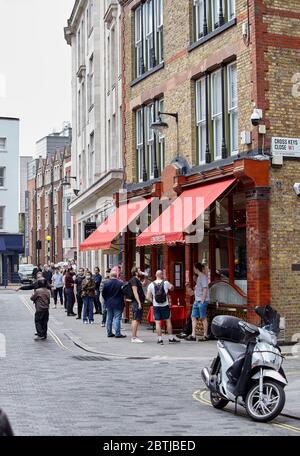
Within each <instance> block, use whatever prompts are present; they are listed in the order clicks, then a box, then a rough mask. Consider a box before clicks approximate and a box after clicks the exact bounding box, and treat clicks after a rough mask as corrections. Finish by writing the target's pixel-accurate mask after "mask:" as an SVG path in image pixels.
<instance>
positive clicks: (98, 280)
mask: <svg viewBox="0 0 300 456" xmlns="http://www.w3.org/2000/svg"><path fill="white" fill-rule="evenodd" d="M93 278H94V281H95V284H96V291H97V292H98V293H99V290H100V285H101V282H102V275H101V274H95V275H94V277H93Z"/></svg>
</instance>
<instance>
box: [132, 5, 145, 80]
mask: <svg viewBox="0 0 300 456" xmlns="http://www.w3.org/2000/svg"><path fill="white" fill-rule="evenodd" d="M134 22H135V50H136V52H135V55H136V75H137V77H139V76H141V74H142V73H141V68H140V61H141V58H142V50H143V40H142V27H143V6H142V5H141V6H139V7H138V8H137V9H136V10H135V12H134Z"/></svg>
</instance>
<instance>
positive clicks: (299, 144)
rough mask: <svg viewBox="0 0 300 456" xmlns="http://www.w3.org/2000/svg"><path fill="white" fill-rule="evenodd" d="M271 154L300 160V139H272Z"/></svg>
mask: <svg viewBox="0 0 300 456" xmlns="http://www.w3.org/2000/svg"><path fill="white" fill-rule="evenodd" d="M271 152H272V154H273V155H282V156H283V157H299V158H300V138H278V137H274V138H272V147H271Z"/></svg>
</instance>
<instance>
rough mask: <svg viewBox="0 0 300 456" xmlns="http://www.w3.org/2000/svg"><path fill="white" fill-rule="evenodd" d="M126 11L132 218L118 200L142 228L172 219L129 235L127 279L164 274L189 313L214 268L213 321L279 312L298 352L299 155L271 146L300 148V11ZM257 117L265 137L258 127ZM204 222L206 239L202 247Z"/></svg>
mask: <svg viewBox="0 0 300 456" xmlns="http://www.w3.org/2000/svg"><path fill="white" fill-rule="evenodd" d="M119 3H120V4H121V6H122V43H123V49H122V67H123V68H122V77H123V161H124V169H125V182H126V190H127V194H126V197H125V198H126V199H125V201H124V203H125V205H124V204H121V203H123V202H122V201H121V200H122V194H119V195H118V194H117V195H116V201H117V204H119V209H118V211H119V214H120V215H122V214H123V212H124V207H125V206H126V207H127V209H130V210H131V211H132V212H131V213H130V214H131V215H130V216H128V215H127V217H128V222H130V221H132V219H133V218H138V216H139V218H140V219H141V218H142V215H143V214H144V213H143V211H146V212H147V210H148V209H146V207H147V208H149V207H150V204H149V203H151V202H152V198H154V197H158V198H160V199H163V200H164V201H165V202H166V203H167V204H166V206H169V207H168V208H166V207H164V208H162V211H161V212H162V213H161V215H159V214H160V213H159V212H156V214H155V213H154V212H153V210H151V213H150V211H149V212H148V214H146V215H147V217H148V219H147V220H148V224H150V226H149V228H148V229H147V228H146V229H145V226H144V227H143V228H142V229H141V230H140V232H139V233H138V234H137V235H136V234H135V233H133V232H131V231H129V230H128V231H127V232H126V233H125V235H124V236H123V246H124V248H123V251H124V256H123V261H124V268H125V274H126V276H128V275H129V271H130V268H131V267H132V266H133V264H136V265H138V266H141V268H145V267H147V266H150V268H151V272H152V275H153V274H154V272H155V269H156V268H157V267H159V268H162V269H164V270H165V272H166V275H167V277H168V278H169V280H170V281H171V282H173V283H174V284H175V291H174V292H173V296H172V299H173V300H175V302H177V301H178V299H179V300H180V302H181V303H184V304H185V305H189V303H190V298H189V297H188V296H187V295H186V284H192V283H193V277H192V275H193V268H192V266H193V263H195V262H197V261H202V260H203V259H205V260H207V261H208V263H209V265H210V270H211V305H210V314H211V316H212V315H214V314H216V313H218V312H222V313H233V314H235V315H240V316H242V317H243V318H247V319H248V320H250V321H257V318H256V316H255V314H254V312H253V308H254V306H255V305H266V304H269V303H271V304H272V305H273V306H274V307H275V308H276V309H277V310H279V312H280V313H281V315H282V316H283V317H284V324H285V325H284V326H285V330H284V333H283V337H284V338H285V339H287V340H290V339H291V338H292V337H293V335H294V334H295V333H296V332H299V330H300V305H299V298H298V294H299V293H298V290H299V287H300V272H299V269H300V268H299V263H300V255H299V252H298V249H297V247H296V246H298V245H299V241H300V230H299V223H298V222H299V217H300V208H299V200H298V198H297V196H296V195H295V193H294V191H293V185H294V183H295V182H300V167H299V162H298V160H299V158H298V159H297V151H296V152H295V153H294V152H293V147H294V146H290V147H289V150H290V151H291V153H286V154H285V155H290V156H289V157H288V156H284V157H283V158H282V155H281V154H279V156H275V155H276V154H277V153H276V150H273V148H272V147H271V143H272V138H274V141H275V138H277V137H281V138H295V139H296V141H295V142H294V143H295V144H298V143H299V141H297V138H300V126H299V125H300V122H299V117H300V110H299V106H298V104H297V102H298V97H299V92H298V87H299V80H300V77H299V73H298V71H299V70H298V58H299V56H300V36H299V31H298V30H299V27H298V26H299V25H300V5H299V2H296V1H295V0H287V1H286V2H285V3H284V5H283V4H282V2H280V1H277V0H275V1H273V0H272V1H271V0H255V1H254V0H248V1H246V0H225V1H224V0H142V1H141V0H119ZM254 109H255V110H256V111H255V112H256V114H257V115H258V117H261V120H260V122H259V123H260V125H259V126H254V125H252V122H251V115H252V113H253V110H254ZM159 113H162V114H160V115H159ZM163 113H166V114H163ZM169 114H171V116H170V115H169ZM153 124H154V125H153ZM264 126H265V127H266V129H264ZM152 127H154V128H152ZM167 127H168V128H167ZM283 142H284V141H283ZM292 143H293V142H291V143H290V144H292ZM295 150H296V149H295ZM273 153H274V154H273ZM298 156H299V154H298ZM139 197H143V198H144V203H141V204H140V203H137V201H138V198H139ZM197 197H199V198H200V199H202V203H204V206H202V207H201V208H200V207H197V205H196V203H195V202H196V200H197ZM185 198H187V199H185ZM145 201H146V202H145ZM187 203H188V204H189V205H190V206H188V204H187ZM134 205H135V211H134V210H133V207H134ZM185 207H187V208H188V209H187V211H186V213H185V212H184V208H185ZM118 211H117V214H116V215H115V216H114V217H115V219H118V218H121V217H119V216H118ZM127 212H128V211H127ZM201 217H202V220H203V224H204V229H203V226H201V229H202V231H203V233H202V234H203V238H202V237H201V238H199V242H195V241H192V242H190V241H189V239H191V238H190V237H188V233H192V232H193V230H192V229H191V226H192V224H193V223H194V222H195V220H199V219H200V218H201ZM178 220H179V222H180V223H179V225H180V228H178V226H177V229H175V228H176V227H175V225H176V223H177V221H178ZM170 221H171V227H170V226H168V223H169V224H170ZM109 223H110V222H109V221H108V222H107V223H106V227H107V225H109ZM121 225H122V224H121ZM146 225H147V224H146ZM166 227H167V228H166ZM120 228H124V227H123V225H122V226H120ZM201 229H200V231H201ZM98 231H99V233H98V239H99V244H98V248H99V247H100V246H101V242H103V245H105V246H107V243H106V244H105V242H106V241H107V240H108V238H107V236H106V235H104V234H103V233H104V229H103V230H102V231H103V232H102V233H101V229H100V230H98ZM120 231H121V229H120ZM200 231H199V233H200ZM200 234H201V233H200ZM101 236H102V237H101ZM105 236H106V237H105ZM104 240H105V242H104ZM92 241H94V243H95V244H96V241H97V239H96V237H94V238H93V239H92Z"/></svg>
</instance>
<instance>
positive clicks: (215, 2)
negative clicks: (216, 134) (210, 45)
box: [210, 0, 226, 31]
mask: <svg viewBox="0 0 300 456" xmlns="http://www.w3.org/2000/svg"><path fill="white" fill-rule="evenodd" d="M219 3H220V0H211V2H210V6H211V9H210V11H211V29H212V31H214V30H217V29H218V28H219V27H220V25H219ZM222 3H223V14H224V22H225V20H226V19H225V13H226V11H225V1H224V0H222ZM216 19H217V20H216ZM216 23H217V24H218V26H217V27H216V26H215V24H216Z"/></svg>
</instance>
